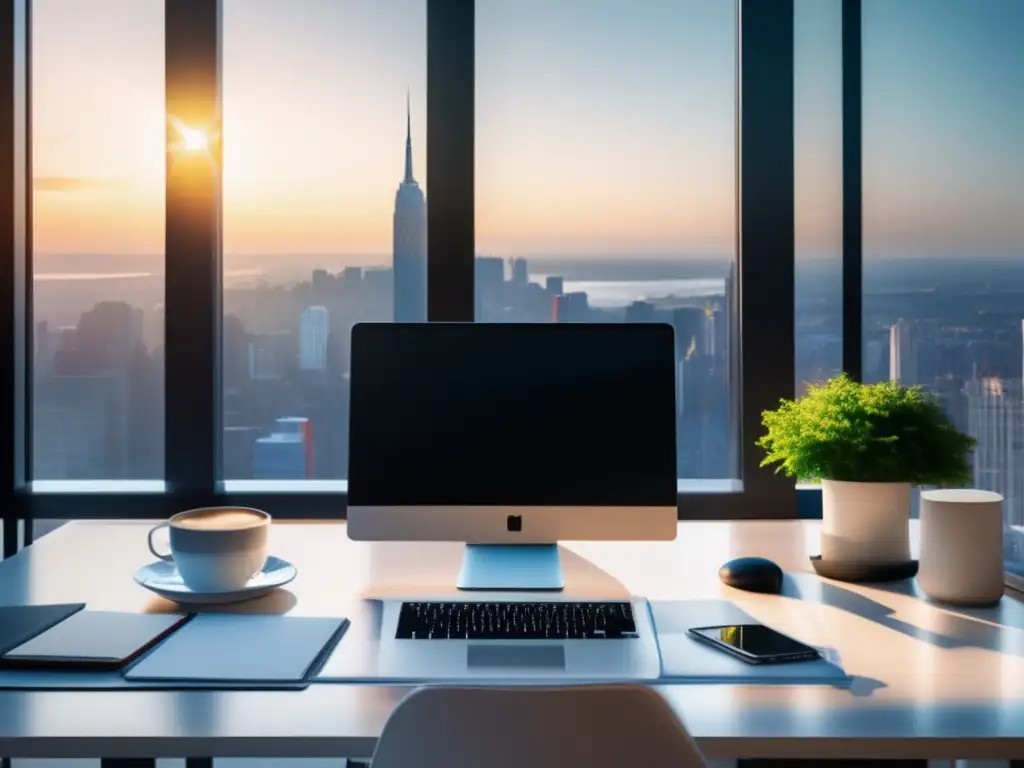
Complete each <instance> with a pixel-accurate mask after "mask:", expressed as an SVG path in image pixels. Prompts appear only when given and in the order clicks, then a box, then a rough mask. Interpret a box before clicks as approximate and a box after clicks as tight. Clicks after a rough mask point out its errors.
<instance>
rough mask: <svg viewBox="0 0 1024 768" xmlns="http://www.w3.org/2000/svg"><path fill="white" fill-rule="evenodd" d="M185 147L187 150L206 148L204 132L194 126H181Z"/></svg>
mask: <svg viewBox="0 0 1024 768" xmlns="http://www.w3.org/2000/svg"><path fill="white" fill-rule="evenodd" d="M181 136H182V139H183V140H184V143H185V149H186V150H188V151H189V152H201V151H203V150H204V149H206V146H207V141H206V133H205V132H203V131H199V130H196V129H195V128H183V129H182V131H181Z"/></svg>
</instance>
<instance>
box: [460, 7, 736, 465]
mask: <svg viewBox="0 0 1024 768" xmlns="http://www.w3.org/2000/svg"><path fill="white" fill-rule="evenodd" d="M476 7H477V10H476V232H477V253H478V254H479V256H478V258H477V261H476V317H477V320H480V321H487V322H503V321H530V322H581V321H582V322H622V321H645V320H659V321H664V322H669V323H672V324H674V325H675V327H676V331H677V342H678V343H677V348H678V361H677V364H678V366H679V375H678V377H677V378H678V381H679V382H682V384H681V385H680V387H679V395H678V403H679V409H678V420H679V424H678V434H679V475H680V477H681V478H694V479H696V478H701V479H714V478H717V479H725V478H732V477H734V476H735V474H736V454H737V446H736V445H732V444H731V442H730V435H731V434H732V432H731V422H732V419H733V418H734V416H735V415H734V414H733V413H732V411H731V407H730V403H731V402H732V401H731V399H730V388H731V387H733V386H735V385H736V378H735V377H736V372H735V371H734V370H732V369H731V366H730V346H732V345H733V344H734V334H735V330H736V329H735V328H733V327H731V324H730V322H729V318H730V312H731V310H732V308H733V296H732V290H731V287H732V284H733V280H732V276H733V274H734V270H735V265H736V184H735V179H736V38H737V10H736V6H735V4H734V3H730V2H721V1H720V0H715V1H712V2H709V1H708V0H676V2H672V3H664V2H654V1H653V0H643V1H642V2H641V1H640V0H635V1H634V2H630V3H622V2H615V0H562V1H561V2H551V0H517V1H516V2H502V1H501V0H478V2H477V6H476Z"/></svg>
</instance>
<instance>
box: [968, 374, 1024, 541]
mask: <svg viewBox="0 0 1024 768" xmlns="http://www.w3.org/2000/svg"><path fill="white" fill-rule="evenodd" d="M966 391H967V419H968V431H969V433H970V435H971V437H973V438H974V439H975V440H977V441H978V444H977V446H976V447H975V449H974V485H975V487H977V488H981V489H984V490H986V491H995V492H996V493H1000V494H1002V496H1003V499H1004V506H1003V509H1004V515H1005V518H1006V521H1007V523H1009V524H1010V525H1024V385H1022V383H1021V382H1020V381H1017V380H1012V379H1005V380H1004V379H999V378H996V377H987V378H980V379H974V380H972V381H969V382H967V389H966Z"/></svg>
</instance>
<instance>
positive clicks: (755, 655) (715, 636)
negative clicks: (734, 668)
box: [688, 624, 821, 664]
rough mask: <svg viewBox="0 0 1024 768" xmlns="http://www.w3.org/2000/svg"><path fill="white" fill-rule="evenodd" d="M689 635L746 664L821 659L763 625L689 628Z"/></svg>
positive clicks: (813, 651)
mask: <svg viewBox="0 0 1024 768" xmlns="http://www.w3.org/2000/svg"><path fill="white" fill-rule="evenodd" d="M688 631H689V634H690V635H691V636H692V637H694V638H695V639H697V640H700V641H701V642H703V643H707V644H708V645H713V646H714V647H715V648H718V649H719V650H721V651H725V652H726V653H730V654H732V655H733V656H735V657H736V658H738V659H742V660H743V661H745V662H747V663H748V664H780V663H785V662H791V661H812V660H814V659H820V658H821V653H819V652H818V650H817V649H815V648H812V647H811V646H809V645H805V644H804V643H801V642H800V641H799V640H794V639H793V638H791V637H787V636H786V635H784V634H782V633H781V632H776V631H775V630H774V629H771V628H770V627H766V626H764V625H763V624H730V625H726V626H717V627H692V628H691V629H689V630H688Z"/></svg>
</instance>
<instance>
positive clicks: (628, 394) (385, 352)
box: [349, 323, 676, 506]
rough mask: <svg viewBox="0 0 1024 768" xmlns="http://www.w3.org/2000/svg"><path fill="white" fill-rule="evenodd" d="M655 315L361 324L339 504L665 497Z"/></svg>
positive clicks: (671, 387)
mask: <svg viewBox="0 0 1024 768" xmlns="http://www.w3.org/2000/svg"><path fill="white" fill-rule="evenodd" d="M675 414H676V412H675V345H674V334H673V330H672V327H671V326H669V325H661V324H624V325H617V324H616V325H613V324H593V325H587V324H582V323H580V324H483V323H480V324H471V323H465V324H463V323H427V324H412V323H399V324H376V323H371V324H362V325H357V326H356V327H355V328H354V329H353V331H352V387H351V401H350V432H349V504H352V505H360V506H424V505H458V506H464V505H476V506H508V505H517V506H667V505H669V506H675V504H676V431H675V424H676V418H675Z"/></svg>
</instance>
